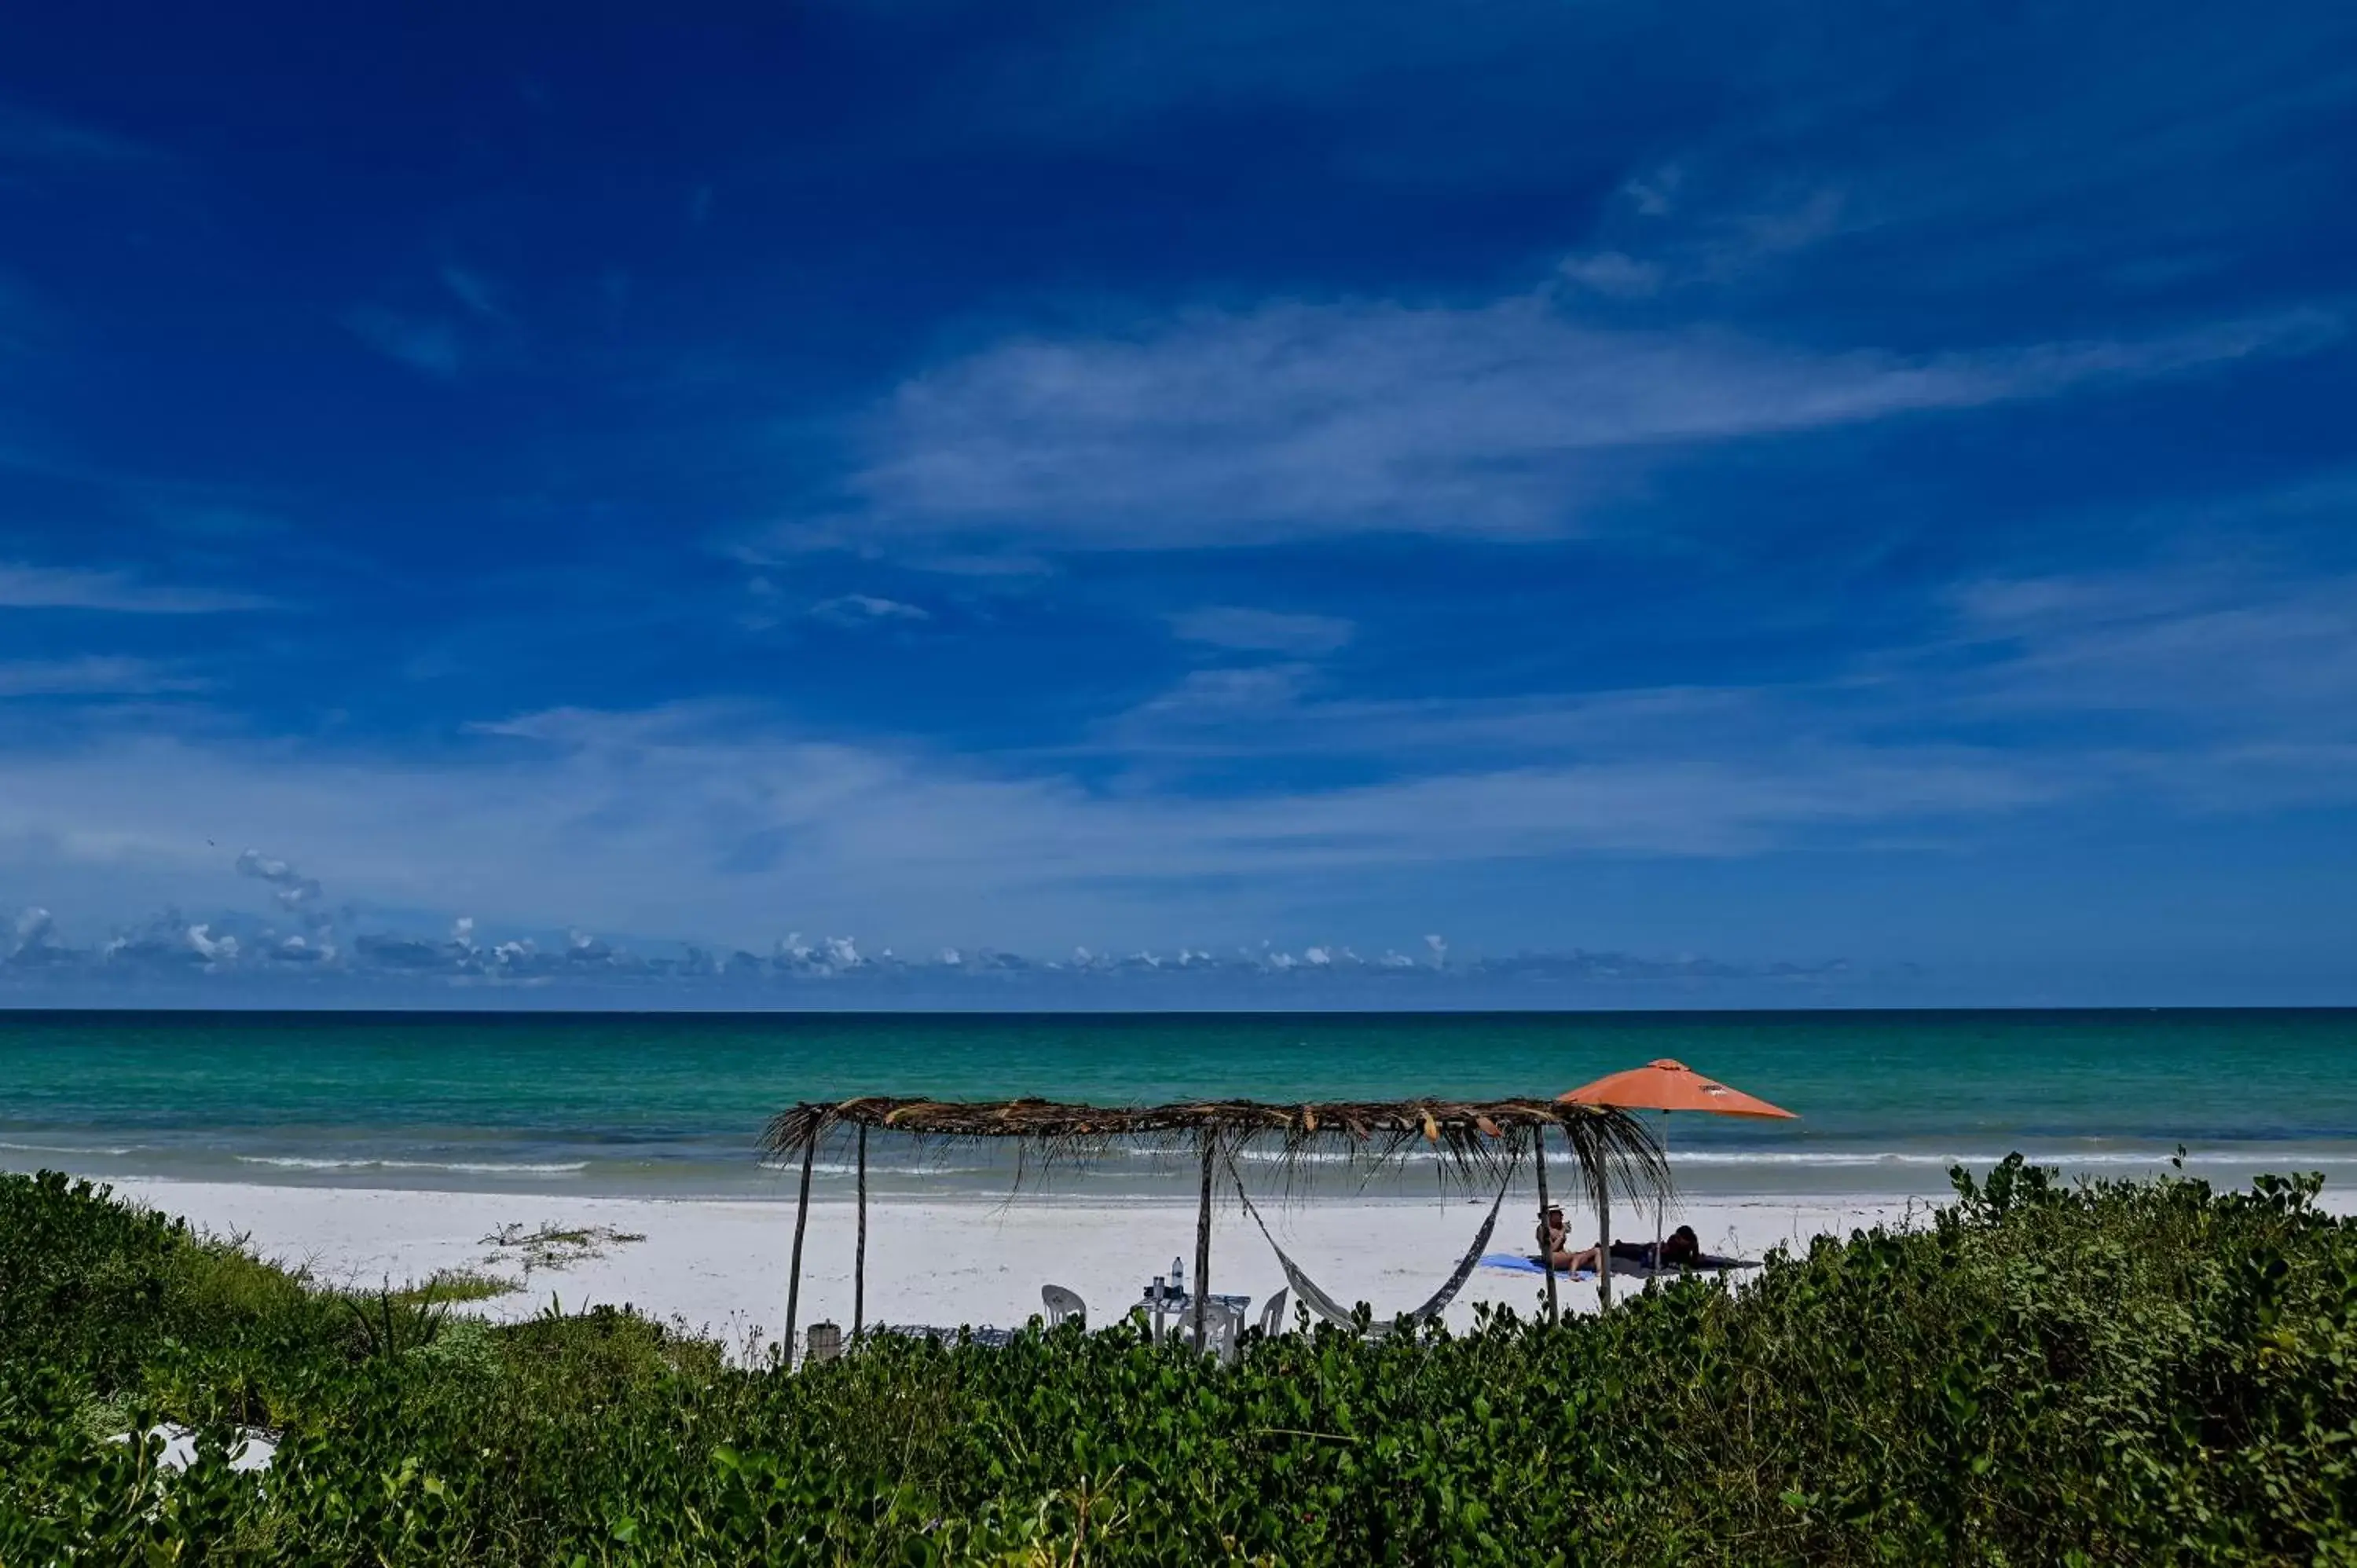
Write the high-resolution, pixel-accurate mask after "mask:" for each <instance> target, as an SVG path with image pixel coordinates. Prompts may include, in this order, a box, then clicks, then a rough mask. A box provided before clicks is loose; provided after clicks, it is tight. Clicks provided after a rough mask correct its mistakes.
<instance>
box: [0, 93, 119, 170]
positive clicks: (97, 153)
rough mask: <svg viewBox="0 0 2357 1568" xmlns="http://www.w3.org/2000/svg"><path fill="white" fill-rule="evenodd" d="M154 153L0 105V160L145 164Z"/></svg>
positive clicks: (100, 133)
mask: <svg viewBox="0 0 2357 1568" xmlns="http://www.w3.org/2000/svg"><path fill="white" fill-rule="evenodd" d="M154 156H155V154H154V152H153V151H152V150H151V149H150V148H148V147H146V146H145V145H143V144H141V143H138V142H135V141H133V140H132V139H131V138H130V137H128V136H123V135H118V134H115V133H114V132H113V131H106V130H101V129H100V128H98V127H97V126H95V125H89V124H82V123H81V122H79V121H73V120H67V119H63V118H61V117H59V116H58V115H55V114H49V113H43V112H42V111H40V110H37V109H30V108H27V107H26V106H25V105H23V104H20V103H0V160H5V161H9V162H20V163H29V164H48V165H52V166H58V165H94V164H124V163H140V162H145V161H146V160H147V159H149V158H152V157H154Z"/></svg>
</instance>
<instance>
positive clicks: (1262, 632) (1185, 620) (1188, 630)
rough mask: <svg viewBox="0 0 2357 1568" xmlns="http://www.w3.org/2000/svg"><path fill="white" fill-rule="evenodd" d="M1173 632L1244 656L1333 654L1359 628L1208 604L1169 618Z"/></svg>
mask: <svg viewBox="0 0 2357 1568" xmlns="http://www.w3.org/2000/svg"><path fill="white" fill-rule="evenodd" d="M1170 629H1171V630H1172V631H1174V632H1176V633H1177V634H1178V635H1179V637H1181V638H1183V639H1186V640H1187V641H1189V642H1200V643H1202V644H1204V645H1205V646H1207V647H1211V648H1226V649H1232V650H1236V651H1238V652H1243V653H1287V654H1295V655H1304V656H1306V655H1315V654H1319V653H1331V652H1333V651H1334V650H1336V649H1338V648H1340V647H1341V646H1342V645H1343V644H1345V643H1347V642H1349V641H1350V640H1351V635H1352V633H1354V632H1355V631H1356V630H1357V629H1358V628H1356V627H1355V626H1353V625H1352V624H1351V622H1350V621H1348V620H1345V619H1344V618H1341V617H1340V616H1322V615H1298V614H1286V613H1285V612H1283V611H1280V610H1265V609H1254V608H1251V607H1247V606H1242V605H1207V606H1205V607H1202V608H1200V609H1192V610H1182V611H1180V612H1179V613H1178V614H1177V615H1174V616H1172V617H1171V618H1170Z"/></svg>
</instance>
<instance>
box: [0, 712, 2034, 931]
mask: <svg viewBox="0 0 2357 1568" xmlns="http://www.w3.org/2000/svg"><path fill="white" fill-rule="evenodd" d="M496 732H497V733H496V734H492V735H486V736H484V738H485V739H486V740H487V741H490V742H494V743H496V746H495V749H494V750H493V751H491V752H490V753H488V754H476V755H468V756H460V757H449V758H447V759H444V760H439V761H434V760H423V759H417V758H411V759H408V760H406V761H404V763H403V764H402V765H401V766H399V767H389V766H385V765H383V764H382V763H381V762H379V761H378V760H376V759H372V758H367V757H323V756H318V755H312V754H307V753H306V752H304V751H302V750H299V749H296V748H294V747H290V746H255V745H253V744H252V743H243V744H238V743H231V742H226V741H223V742H213V741H210V740H207V739H204V738H200V737H187V738H173V737H167V736H156V735H153V734H147V735H133V734H129V733H125V734H123V735H121V736H116V737H114V738H113V739H110V740H107V741H105V742H103V743H92V744H91V745H88V746H81V747H78V748H76V749H74V750H71V751H68V752H57V753H50V754H46V755H38V756H37V755H27V754H22V753H19V754H15V755H6V756H5V757H0V869H5V871H6V872H7V873H8V879H9V881H10V882H11V884H12V885H14V886H22V887H24V888H25V890H26V891H27V893H33V894H39V895H42V896H44V897H48V893H47V890H48V887H49V886H52V885H53V884H55V885H59V886H64V887H66V888H68V889H69V890H72V891H75V892H77V894H78V895H80V896H83V897H88V896H90V893H91V889H92V888H95V887H99V886H104V885H106V884H107V883H108V882H109V881H110V880H117V881H123V882H124V885H125V886H129V885H132V884H133V883H135V885H136V886H139V887H140V888H141V889H143V891H144V890H149V889H152V890H153V891H154V892H156V893H161V894H163V895H164V896H165V897H167V898H173V899H178V901H181V902H183V903H187V904H191V905H194V904H197V903H199V901H200V900H201V901H203V902H218V901H219V900H220V899H221V896H222V893H223V888H222V878H223V876H224V875H225V873H226V872H227V871H228V870H229V866H228V865H225V864H224V857H222V856H221V854H220V852H213V853H211V854H207V853H206V852H205V851H204V850H203V849H202V848H201V847H199V846H202V845H203V844H204V843H205V840H206V838H207V837H209V836H210V837H216V838H218V839H220V840H221V842H223V843H236V842H238V841H239V840H241V839H242V840H245V841H246V842H255V841H264V842H270V843H274V844H285V845H287V846H290V848H291V849H293V850H294V851H295V852H296V854H297V855H298V856H299V860H300V862H301V864H304V865H317V866H320V867H323V868H330V869H332V872H333V875H334V879H335V882H336V885H337V887H338V889H339V897H343V898H346V899H350V900H351V901H353V902H354V903H356V904H358V905H361V906H366V907H375V908H406V909H415V910H442V911H449V910H456V909H465V910H467V911H468V913H469V914H470V915H472V916H473V917H474V918H477V919H478V920H481V921H485V922H487V923H489V924H492V925H495V926H509V927H513V926H517V925H525V926H530V927H538V928H541V929H546V928H548V927H549V926H550V925H552V924H557V923H561V922H578V923H579V924H580V925H582V926H583V927H585V928H590V929H603V930H614V931H639V932H655V933H663V934H677V935H681V936H684V937H690V938H697V937H711V938H716V939H718V940H726V941H730V942H736V943H738V944H741V945H747V946H754V945H756V944H760V945H766V942H767V938H766V936H765V935H764V933H768V932H774V931H775V930H776V929H778V927H779V926H780V925H783V924H785V923H786V922H787V920H788V918H793V917H797V916H798V917H800V918H801V919H802V922H803V923H804V924H805V925H806V927H807V926H813V925H814V926H816V927H817V928H818V929H834V930H837V931H847V930H848V931H856V930H860V929H885V930H888V931H890V932H891V933H892V935H893V937H894V938H895V940H898V941H901V942H905V943H908V944H910V945H916V944H925V945H931V944H934V943H938V942H943V941H971V940H975V939H976V938H978V937H979V938H981V939H983V940H988V941H990V942H992V943H994V944H995V945H998V946H1001V947H1005V948H1008V949H1012V950H1047V949H1050V948H1053V947H1056V946H1059V945H1061V944H1063V943H1068V942H1070V941H1071V940H1074V939H1075V938H1085V939H1087V940H1097V941H1106V942H1114V943H1118V944H1120V945H1123V946H1134V945H1142V944H1144V943H1146V942H1149V941H1153V940H1166V939H1167V937H1168V933H1169V932H1170V931H1171V930H1172V929H1188V928H1189V927H1194V928H1196V929H1203V928H1205V927H1207V926H1213V925H1214V923H1216V925H1215V928H1214V929H1226V930H1235V929H1239V928H1242V929H1250V927H1251V925H1252V924H1253V923H1254V922H1255V921H1256V920H1257V919H1259V918H1262V917H1263V916H1265V914H1267V913H1268V912H1270V910H1271V909H1273V908H1276V907H1279V906H1281V904H1282V901H1283V899H1284V898H1285V897H1286V895H1285V894H1284V892H1283V891H1282V890H1283V889H1284V888H1285V887H1286V886H1290V885H1294V884H1297V883H1298V882H1299V881H1301V880H1302V879H1308V880H1310V881H1312V882H1316V883H1319V884H1328V883H1334V882H1335V879H1339V878H1347V877H1348V876H1350V875H1352V874H1354V873H1358V872H1362V871H1366V870H1369V869H1380V868H1383V867H1405V866H1419V867H1426V868H1433V867H1453V868H1456V871H1458V872H1462V871H1463V870H1465V869H1466V868H1469V867H1470V866H1472V865H1477V864H1478V863H1480V862H1482V861H1485V860H1495V859H1505V858H1512V859H1514V860H1517V861H1523V862H1529V861H1534V860H1539V859H1544V858H1545V857H1549V856H1555V855H1565V854H1582V853H1586V852H1591V851H1598V850H1604V851H1639V852H1650V853H1657V854H1676V855H1718V854H1743V853H1748V852H1750V851H1754V850H1759V849H1762V848H1767V847H1770V846H1773V845H1776V844H1779V843H1787V842H1790V841H1792V839H1793V837H1794V836H1795V835H1803V836H1804V835H1806V834H1807V833H1809V832H1813V831H1814V830H1817V829H1820V828H1824V827H1827V826H1835V827H1844V826H1850V825H1855V824H1857V823H1863V822H1884V821H1898V820H1909V819H1912V818H1917V817H1921V816H1932V817H1938V818H1942V819H1948V818H1953V817H1955V816H1957V815H1963V816H1965V817H1974V816H1985V815H1987V814H1989V813H2002V812H2007V811H2014V810H2018V809H2019V808H2021V807H2022V806H2025V805H2028V804H2030V803H2034V802H2035V801H2038V800H2042V799H2046V798H2049V797H2050V794H2051V793H2052V792H2053V790H2054V789H2056V787H2057V786H2056V785H2055V783H2054V782H2053V780H2051V779H2043V778H2041V777H2040V774H2039V773H2038V772H2036V771H2033V770H2030V769H2027V768H2022V767H2019V766H2018V765H2016V764H2014V763H2012V762H2009V761H2007V760H2006V759H2004V758H2000V757H1991V756H1987V755H1985V754H1977V753H1973V752H1970V751H1964V750H1959V749H1937V750H1925V749H1917V750H1908V749H1886V750H1883V751H1879V752H1876V751H1868V750H1867V749H1864V748H1861V747H1858V746H1835V745H1831V744H1825V745H1819V746H1809V747H1805V748H1802V747H1795V748H1792V749H1791V750H1789V751H1787V752H1785V753H1783V754H1777V755H1763V756H1748V757H1739V758H1732V757H1731V758H1721V759H1710V758H1706V757H1698V756H1692V755H1688V756H1646V755H1632V756H1627V757H1614V758H1610V759H1606V760H1598V761H1596V762H1593V763H1588V764H1581V763H1577V762H1556V763H1550V764H1545V765H1540V766H1531V767H1504V768H1491V769H1488V770H1479V769H1466V770H1461V771H1444V772H1438V773H1427V774H1423V775H1420V776H1415V777H1403V778H1400V779H1394V780H1392V781H1388V782H1378V783H1369V784H1361V785H1357V786H1354V787H1349V788H1332V789H1308V790H1300V791H1294V792H1284V793H1259V794H1253V795H1243V796H1209V797H1205V796H1197V795H1192V794H1189V793H1185V792H1178V791H1171V790H1168V789H1157V788H1155V787H1153V785H1152V782H1151V780H1149V779H1136V780H1134V781H1122V780H1115V781H1114V783H1112V784H1111V785H1110V786H1106V787H1095V786H1092V785H1089V784H1086V783H1083V782H1082V780H1081V779H1079V778H1077V777H1074V776H1071V775H1069V774H1067V773H1065V772H1063V771H1060V770H1056V769H1045V770H1043V769H1041V768H1037V767H1034V768H1028V769H1021V768H1017V767H1016V766H1014V765H1013V764H1012V763H1011V762H1010V763H1006V764H999V765H993V764H990V763H987V762H954V761H950V760H947V759H944V758H941V757H934V756H930V755H927V754H924V753H920V752H913V751H912V752H899V751H895V750H892V749H888V748H885V747H880V746H853V745H845V744H840V743H831V742H823V741H812V740H802V739H795V738H792V737H790V736H778V735H775V734H774V733H769V732H766V731H765V730H764V727H763V725H761V723H760V721H759V715H758V714H753V713H749V712H746V711H740V710H727V709H706V710H669V711H657V712H654V713H631V714H597V713H590V712H579V711H576V712H571V713H565V714H544V715H533V716H529V717H526V718H523V719H520V720H518V721H514V722H511V723H509V724H505V725H499V726H496ZM751 848H758V851H759V853H758V854H754V853H748V849H751ZM239 864H240V866H241V869H243V870H244V871H245V872H246V874H247V875H253V876H256V877H259V878H261V879H263V880H264V881H266V882H268V883H270V884H271V885H272V886H273V888H274V890H275V891H277V892H278V893H279V894H280V895H281V897H282V901H286V902H288V903H289V908H294V909H297V910H299V911H301V912H304V913H306V914H307V915H308V914H309V912H311V911H312V910H314V909H316V908H317V907H318V906H319V904H320V903H321V898H320V896H319V895H318V894H317V891H316V888H317V884H316V883H315V882H313V881H312V879H311V878H309V877H308V876H306V875H304V874H303V873H302V872H300V871H298V870H297V869H296V865H295V864H292V863H290V862H289V861H288V860H285V859H281V858H278V857H276V856H274V855H265V854H258V853H257V854H252V855H250V856H248V857H242V859H241V861H240V863H239ZM43 867H47V868H48V869H47V870H46V871H45V870H43V869H42V868H43ZM125 879H127V880H125ZM1336 885H1340V884H1336ZM1437 886H1439V885H1437V884H1433V883H1432V882H1431V881H1430V880H1429V876H1428V875H1427V876H1426V878H1425V879H1424V885H1423V886H1422V887H1420V890H1419V892H1418V894H1417V897H1418V898H1419V900H1428V899H1430V898H1431V897H1436V896H1437V895H1436V893H1435V888H1436V887H1437ZM1271 900H1275V904H1272V903H1271ZM50 901H52V902H54V899H51V900H50ZM157 901H162V900H160V899H159V900H157Z"/></svg>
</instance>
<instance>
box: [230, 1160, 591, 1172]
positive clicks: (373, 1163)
mask: <svg viewBox="0 0 2357 1568" xmlns="http://www.w3.org/2000/svg"><path fill="white" fill-rule="evenodd" d="M237 1160H238V1163H239V1164H240V1165H275V1166H277V1167H278V1168H280V1169H282V1170H294V1171H457V1172H459V1173H461V1174H463V1175H469V1176H498V1175H513V1176H571V1175H573V1174H574V1173H576V1172H577V1171H586V1170H587V1169H588V1168H589V1162H588V1161H587V1160H563V1161H554V1162H550V1163H547V1164H528V1163H523V1162H515V1161H500V1160H328V1159H315V1158H312V1157H310V1156H308V1155H238V1156H237Z"/></svg>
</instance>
